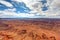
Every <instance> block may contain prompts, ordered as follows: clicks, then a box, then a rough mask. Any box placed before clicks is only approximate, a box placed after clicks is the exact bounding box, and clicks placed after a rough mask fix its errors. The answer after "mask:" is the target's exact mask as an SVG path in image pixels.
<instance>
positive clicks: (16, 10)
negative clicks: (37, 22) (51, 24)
mask: <svg viewBox="0 0 60 40" xmlns="http://www.w3.org/2000/svg"><path fill="white" fill-rule="evenodd" d="M0 18H60V2H59V0H0Z"/></svg>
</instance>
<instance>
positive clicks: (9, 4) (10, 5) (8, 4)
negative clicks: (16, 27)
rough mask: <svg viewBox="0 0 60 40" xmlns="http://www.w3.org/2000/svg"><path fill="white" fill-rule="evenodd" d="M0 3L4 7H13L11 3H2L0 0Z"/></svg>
mask: <svg viewBox="0 0 60 40" xmlns="http://www.w3.org/2000/svg"><path fill="white" fill-rule="evenodd" d="M0 3H2V4H4V5H6V6H7V7H13V5H12V4H11V3H9V2H6V1H4V0H0Z"/></svg>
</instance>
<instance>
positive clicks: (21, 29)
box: [0, 20, 60, 40]
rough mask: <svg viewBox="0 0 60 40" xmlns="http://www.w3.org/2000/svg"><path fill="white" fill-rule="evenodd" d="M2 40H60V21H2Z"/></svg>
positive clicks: (0, 28) (0, 21)
mask: <svg viewBox="0 0 60 40" xmlns="http://www.w3.org/2000/svg"><path fill="white" fill-rule="evenodd" d="M0 40H60V21H36V20H35V21H34V20H0Z"/></svg>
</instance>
